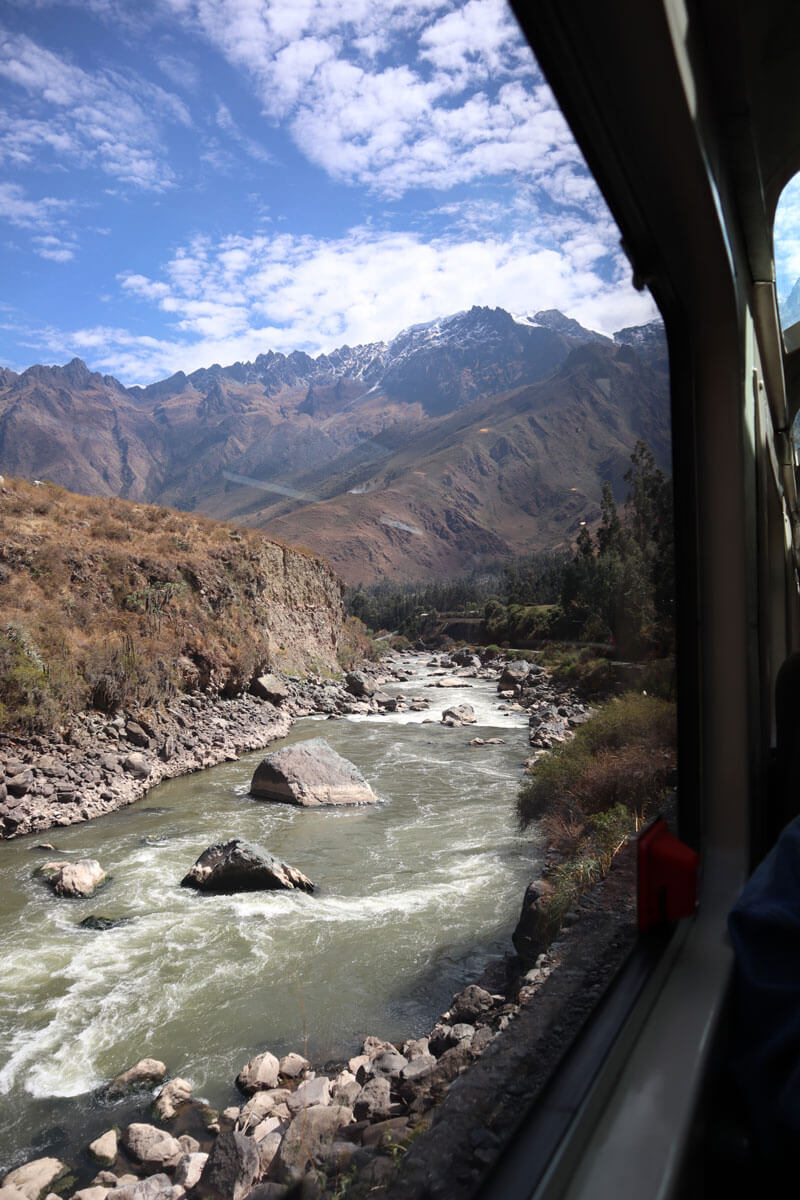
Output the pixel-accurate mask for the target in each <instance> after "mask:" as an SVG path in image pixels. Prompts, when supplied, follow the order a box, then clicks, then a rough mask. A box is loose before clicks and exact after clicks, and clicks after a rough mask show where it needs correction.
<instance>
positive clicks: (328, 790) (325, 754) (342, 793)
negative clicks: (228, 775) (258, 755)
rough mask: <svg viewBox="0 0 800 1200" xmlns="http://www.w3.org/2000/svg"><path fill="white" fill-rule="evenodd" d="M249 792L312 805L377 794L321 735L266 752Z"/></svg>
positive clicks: (361, 800) (363, 800)
mask: <svg viewBox="0 0 800 1200" xmlns="http://www.w3.org/2000/svg"><path fill="white" fill-rule="evenodd" d="M250 794H251V795H252V796H257V797H258V798H259V799H260V800H283V801H285V802H287V803H289V804H300V805H302V806H303V807H304V808H316V807H317V806H318V805H320V804H374V803H375V801H376V800H377V799H378V797H377V796H376V795H375V793H374V792H373V790H372V788H371V787H370V786H369V784H368V783H367V781H366V779H365V778H364V776H363V775H362V774H361V772H360V771H359V769H358V767H357V766H355V764H354V763H351V762H349V761H348V760H347V759H346V758H342V756H341V754H337V753H336V751H335V750H333V749H332V748H331V747H330V746H329V745H328V743H327V742H326V741H325V740H324V738H309V740H308V741H306V742H297V743H296V744H295V745H294V746H284V748H283V749H282V750H276V751H275V753H274V754H268V755H267V757H266V758H264V759H262V761H261V762H260V763H259V765H258V766H257V767H256V770H255V774H254V775H253V781H252V783H251V784H250Z"/></svg>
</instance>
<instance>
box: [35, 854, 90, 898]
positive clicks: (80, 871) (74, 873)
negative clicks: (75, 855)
mask: <svg viewBox="0 0 800 1200" xmlns="http://www.w3.org/2000/svg"><path fill="white" fill-rule="evenodd" d="M36 874H37V875H42V876H44V877H45V878H46V879H47V882H48V883H49V884H50V887H51V888H52V889H53V891H54V892H55V894H56V895H57V896H71V897H84V896H92V895H93V894H94V890H95V888H96V887H97V886H98V885H99V884H101V883H102V882H103V880H104V879H105V878H106V873H105V871H104V870H103V868H102V867H101V866H100V863H99V862H98V861H97V859H96V858H81V859H79V860H78V861H77V862H74V863H71V862H49V863H44V865H43V866H41V867H39V868H38V869H37V871H36Z"/></svg>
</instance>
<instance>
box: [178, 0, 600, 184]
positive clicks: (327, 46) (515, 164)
mask: <svg viewBox="0 0 800 1200" xmlns="http://www.w3.org/2000/svg"><path fill="white" fill-rule="evenodd" d="M172 7H173V10H174V11H175V12H176V13H178V14H179V15H180V16H181V18H182V19H183V20H184V21H185V22H187V23H189V24H190V25H191V27H192V28H193V29H194V30H195V31H197V32H200V33H201V34H202V35H203V36H204V37H205V38H206V39H207V40H208V41H209V42H210V43H211V44H212V45H213V46H214V47H215V49H216V50H217V51H219V52H220V53H221V54H223V55H224V57H225V58H226V59H227V60H228V62H229V63H230V64H232V65H233V66H235V67H236V68H237V69H238V70H241V71H243V72H245V74H246V77H247V78H248V79H249V80H250V83H251V86H252V87H253V88H254V89H255V92H256V94H257V96H258V98H259V100H260V102H261V104H262V105H263V108H264V112H265V114H266V115H267V116H268V117H270V118H271V119H272V120H273V121H275V122H277V123H282V124H284V125H285V126H286V128H288V130H289V131H290V133H291V135H292V137H293V138H294V141H295V143H296V144H297V146H298V148H299V149H300V150H301V151H302V153H303V154H304V155H305V156H306V157H307V158H308V159H309V161H311V162H312V163H314V164H315V165H317V166H319V167H321V168H322V169H323V170H324V171H326V172H327V173H328V174H329V175H330V176H331V177H332V178H333V179H336V180H338V181H341V182H345V183H349V184H354V185H359V186H362V187H368V188H371V189H373V190H374V191H376V192H378V193H381V194H383V195H386V196H389V197H399V196H402V195H404V194H405V193H406V192H408V191H409V190H410V189H412V188H420V187H425V188H434V189H437V190H442V189H446V188H450V187H452V186H453V185H455V184H459V183H466V182H469V181H472V180H474V179H477V178H481V177H486V176H519V175H522V174H523V173H524V174H526V175H528V176H532V177H535V178H539V179H542V180H545V179H547V178H548V177H550V176H552V175H553V173H554V172H555V171H560V172H561V178H560V180H559V182H558V187H559V190H560V191H561V193H562V196H563V197H564V200H565V202H568V203H574V202H576V201H577V196H578V193H579V192H580V191H581V190H583V189H584V188H585V176H586V172H585V168H584V167H583V165H582V163H581V161H580V158H579V156H578V155H577V153H576V151H575V147H574V144H573V142H572V138H571V136H570V134H569V132H568V130H567V127H566V124H565V122H564V120H563V118H562V117H561V114H560V112H559V110H558V108H557V106H556V104H555V102H554V100H553V97H552V95H551V94H550V92H549V89H548V88H547V87H546V86H545V85H544V83H543V80H542V77H541V75H540V73H539V72H538V69H537V68H536V66H535V64H534V62H533V59H532V56H531V54H530V51H529V49H528V47H527V45H526V44H525V42H524V40H523V38H522V36H521V34H520V32H519V29H518V28H517V25H516V22H515V21H514V18H513V16H512V15H511V13H510V10H509V9H508V7H507V5H506V4H505V2H504V0H467V3H466V4H464V5H463V6H461V7H458V8H456V7H454V6H453V5H452V4H448V3H438V2H431V3H428V2H426V0H422V2H420V3H416V4H408V3H400V2H399V0H373V2H372V3H365V2H364V3H358V2H357V3H354V4H352V5H347V6H346V7H345V8H342V6H341V5H340V4H338V2H336V0H306V2H305V3H302V4H298V3H290V4H283V3H271V4H268V5H265V4H261V3H254V2H253V0H213V2H212V0H185V2H184V0H181V2H180V3H178V2H177V0H172ZM356 31H358V32H357V33H356ZM573 174H576V175H577V176H579V177H580V178H579V179H578V180H576V181H575V182H574V183H573V182H571V179H570V176H572V175H573ZM570 190H572V192H573V196H572V197H570V196H569V192H570Z"/></svg>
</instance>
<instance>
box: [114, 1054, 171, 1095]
mask: <svg viewBox="0 0 800 1200" xmlns="http://www.w3.org/2000/svg"><path fill="white" fill-rule="evenodd" d="M166 1073H167V1068H166V1066H165V1064H164V1063H163V1062H160V1061H159V1060H158V1059H157V1058H140V1059H139V1061H138V1062H137V1063H135V1064H134V1066H132V1067H129V1068H128V1070H127V1071H123V1072H122V1074H121V1075H116V1076H115V1077H114V1078H113V1079H112V1080H111V1083H110V1084H109V1085H108V1089H107V1090H108V1092H109V1093H110V1094H111V1095H114V1094H118V1093H121V1092H127V1091H132V1090H133V1089H134V1088H144V1087H151V1086H152V1085H153V1084H154V1083H161V1081H162V1080H163V1078H164V1076H165V1075H166Z"/></svg>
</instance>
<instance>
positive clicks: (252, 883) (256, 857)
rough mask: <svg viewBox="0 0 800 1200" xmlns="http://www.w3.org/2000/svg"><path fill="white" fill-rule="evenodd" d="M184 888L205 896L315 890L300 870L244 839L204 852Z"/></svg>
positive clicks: (184, 880)
mask: <svg viewBox="0 0 800 1200" xmlns="http://www.w3.org/2000/svg"><path fill="white" fill-rule="evenodd" d="M181 887H193V888H198V889H199V890H200V891H203V892H257V891H274V890H276V889H279V888H283V889H291V888H298V889H299V890H300V891H302V892H313V890H314V884H313V883H312V882H311V880H310V879H308V878H306V876H305V875H304V874H303V872H302V871H298V869H297V867H291V866H289V864H288V863H285V862H281V860H280V859H279V858H275V856H274V855H273V854H270V852H269V850H267V849H266V847H264V846H259V845H258V844H257V843H256V842H244V841H242V840H241V838H233V839H232V841H230V842H217V843H216V844H215V845H213V846H209V847H208V849H207V850H204V851H203V853H202V854H201V855H200V857H199V858H198V860H197V862H196V863H195V864H194V866H193V867H192V869H191V871H189V872H188V873H187V874H186V875H184V877H183V879H182V880H181Z"/></svg>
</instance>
